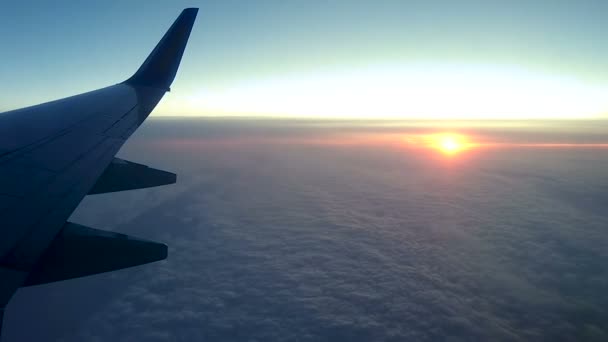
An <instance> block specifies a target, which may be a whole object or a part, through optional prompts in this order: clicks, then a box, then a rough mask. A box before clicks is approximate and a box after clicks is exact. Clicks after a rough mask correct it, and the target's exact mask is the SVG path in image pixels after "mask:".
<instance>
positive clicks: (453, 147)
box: [404, 133, 477, 156]
mask: <svg viewBox="0 0 608 342" xmlns="http://www.w3.org/2000/svg"><path fill="white" fill-rule="evenodd" d="M404 139H405V143H406V145H407V146H409V147H422V148H430V149H434V150H438V151H439V152H441V153H443V154H445V155H448V156H453V155H457V154H459V153H461V152H463V151H465V150H468V149H470V148H472V147H474V146H477V144H474V143H473V142H471V138H470V137H468V136H466V135H464V134H457V133H431V134H416V135H408V136H406V137H405V138H404Z"/></svg>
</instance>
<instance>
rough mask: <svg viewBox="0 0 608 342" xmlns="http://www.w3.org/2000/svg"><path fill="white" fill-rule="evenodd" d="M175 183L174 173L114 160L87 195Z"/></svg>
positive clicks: (117, 159) (175, 176)
mask: <svg viewBox="0 0 608 342" xmlns="http://www.w3.org/2000/svg"><path fill="white" fill-rule="evenodd" d="M176 181H177V175H176V174H175V173H171V172H167V171H162V170H157V169H153V168H151V167H148V166H146V165H142V164H137V163H133V162H130V161H126V160H123V159H119V158H114V160H113V161H112V163H110V165H108V167H107V168H106V170H105V171H104V173H103V174H102V175H101V177H99V178H98V179H97V183H95V185H94V186H93V188H92V189H91V190H90V191H89V195H94V194H103V193H108V192H116V191H125V190H135V189H144V188H151V187H155V186H161V185H168V184H174V183H175V182H176Z"/></svg>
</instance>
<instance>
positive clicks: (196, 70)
mask: <svg viewBox="0 0 608 342" xmlns="http://www.w3.org/2000/svg"><path fill="white" fill-rule="evenodd" d="M185 7H199V8H200V12H199V16H198V20H197V23H196V24H195V27H194V30H193V32H192V36H191V40H190V43H189V46H188V48H187V52H186V55H185V57H184V60H183V62H182V65H181V69H180V72H179V73H178V77H177V79H176V81H175V83H174V84H173V87H172V89H173V91H172V92H171V93H170V94H168V95H167V96H166V97H165V99H164V100H163V101H162V103H161V104H160V105H159V107H158V108H157V110H156V111H155V113H154V115H177V116H182V115H207V116H208V115H213V116H225V115H240V116H243V115H253V116H267V115H270V116H289V117H293V116H297V117H356V118H438V119H439V118H441V119H444V118H449V119H498V118H500V119H505V118H514V119H526V118H536V119H538V118H590V117H599V118H607V117H608V96H607V95H608V62H607V58H606V56H608V41H606V39H605V34H603V33H604V32H608V20H606V19H607V17H608V15H607V14H606V13H608V2H606V1H577V2H574V1H558V0H552V1H533V2H532V1H509V2H504V1H485V2H480V1H459V2H453V1H234V0H228V1H128V2H123V1H103V2H98V3H91V2H86V3H85V2H80V1H54V2H48V1H40V2H35V1H29V2H28V1H23V2H17V1H11V2H3V4H2V6H1V7H0V41H1V42H2V46H3V48H2V57H3V58H2V64H1V65H0V75H1V77H2V84H3V85H2V92H1V94H2V95H0V96H1V97H0V110H9V109H14V108H19V107H23V106H27V105H31V104H36V103H40V102H45V101H48V100H53V99H56V98H61V97H64V96H69V95H73V94H76V93H80V92H84V91H88V90H93V89H96V88H100V87H103V86H106V85H110V84H114V83H117V82H119V81H121V80H124V79H126V78H127V77H128V76H130V74H132V73H133V72H134V71H135V70H136V69H137V67H138V66H139V65H140V64H141V62H142V61H143V60H144V59H145V57H146V56H147V54H148V53H149V52H150V51H151V49H152V48H153V47H154V45H155V44H156V43H157V41H158V40H159V39H160V37H161V36H162V34H163V33H164V32H165V31H166V29H167V28H168V27H169V25H170V24H171V22H172V21H173V20H174V19H175V17H176V16H177V15H178V14H179V12H180V11H181V9H183V8H185Z"/></svg>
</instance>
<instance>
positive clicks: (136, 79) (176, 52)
mask: <svg viewBox="0 0 608 342" xmlns="http://www.w3.org/2000/svg"><path fill="white" fill-rule="evenodd" d="M197 13H198V8H196V7H190V8H186V9H184V10H183V11H182V12H181V13H180V15H179V16H178V17H177V19H175V21H174V22H173V25H171V27H170V28H169V30H167V32H166V33H165V35H164V36H163V37H162V39H161V40H160V41H159V42H158V44H157V45H156V47H155V48H154V50H152V52H151V53H150V55H149V56H148V58H146V60H145V61H144V63H143V64H142V65H141V66H140V67H139V69H138V70H137V71H136V72H135V74H134V75H133V76H131V78H129V79H128V80H126V81H125V82H124V83H127V84H131V85H141V86H149V87H158V88H162V89H166V90H167V91H168V90H169V87H170V86H171V83H172V82H173V79H174V78H175V75H176V73H177V69H178V67H179V64H180V62H181V59H182V55H183V53H184V50H185V48H186V45H187V43H188V39H189V38H190V32H191V31H192V27H193V26H194V21H195V20H196V15H197Z"/></svg>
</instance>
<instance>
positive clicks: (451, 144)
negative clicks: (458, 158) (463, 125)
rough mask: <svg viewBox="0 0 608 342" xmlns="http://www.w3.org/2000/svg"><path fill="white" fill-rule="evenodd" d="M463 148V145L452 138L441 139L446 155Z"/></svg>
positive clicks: (442, 148)
mask: <svg viewBox="0 0 608 342" xmlns="http://www.w3.org/2000/svg"><path fill="white" fill-rule="evenodd" d="M461 148H462V145H461V144H460V143H458V141H457V140H456V139H455V138H454V137H452V136H446V137H443V138H442V139H441V150H442V151H443V152H445V153H449V154H450V153H456V152H458V151H459V150H460V149H461Z"/></svg>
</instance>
